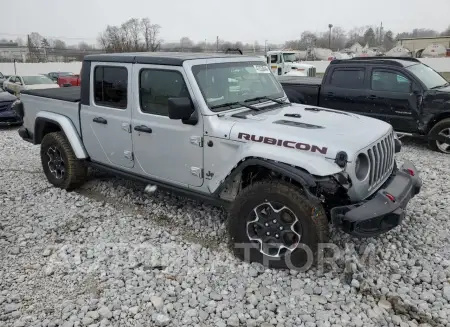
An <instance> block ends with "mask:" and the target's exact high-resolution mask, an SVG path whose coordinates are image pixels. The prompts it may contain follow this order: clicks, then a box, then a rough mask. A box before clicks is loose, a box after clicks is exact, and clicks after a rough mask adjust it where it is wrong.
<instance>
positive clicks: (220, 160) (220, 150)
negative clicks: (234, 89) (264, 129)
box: [205, 138, 342, 193]
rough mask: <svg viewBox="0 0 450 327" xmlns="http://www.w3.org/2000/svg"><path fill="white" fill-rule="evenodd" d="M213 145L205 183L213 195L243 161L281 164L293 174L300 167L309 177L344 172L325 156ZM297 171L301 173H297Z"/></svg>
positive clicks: (261, 146) (232, 144) (207, 152)
mask: <svg viewBox="0 0 450 327" xmlns="http://www.w3.org/2000/svg"><path fill="white" fill-rule="evenodd" d="M208 140H209V138H205V143H207V141H208ZM214 142H215V143H214V147H213V148H208V147H207V148H205V171H206V179H207V180H209V181H208V188H209V190H210V192H212V193H214V192H215V191H216V190H217V189H218V187H219V186H220V185H221V184H222V183H223V182H224V181H225V180H226V179H227V177H228V176H229V175H230V174H231V173H232V171H233V170H234V169H236V167H237V166H238V165H239V164H240V163H242V161H244V162H245V160H248V159H255V158H257V159H258V160H268V161H271V162H274V163H281V164H283V166H285V167H291V168H292V169H294V170H295V169H296V168H294V167H298V168H301V169H302V170H303V172H306V174H307V175H308V174H309V175H310V176H312V175H314V176H331V175H334V174H336V173H339V172H341V171H342V169H341V168H339V166H338V165H337V164H335V163H334V162H333V161H331V160H328V159H326V157H325V155H323V154H318V153H309V152H301V151H293V150H290V149H286V148H281V147H277V148H276V149H275V151H268V148H267V145H264V144H259V143H244V142H237V141H232V140H226V139H221V140H217V139H214ZM284 164H285V165H284ZM297 171H301V170H299V169H297ZM292 173H293V171H292ZM298 175H300V174H298ZM304 176H305V175H303V177H304ZM304 178H305V177H304Z"/></svg>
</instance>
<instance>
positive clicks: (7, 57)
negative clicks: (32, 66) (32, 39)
mask: <svg viewBox="0 0 450 327" xmlns="http://www.w3.org/2000/svg"><path fill="white" fill-rule="evenodd" d="M27 54H28V49H27V48H26V47H19V45H18V44H17V43H15V42H6V43H0V61H12V60H14V59H16V60H19V61H26V58H27Z"/></svg>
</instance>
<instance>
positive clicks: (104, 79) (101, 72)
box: [94, 66, 128, 109]
mask: <svg viewBox="0 0 450 327" xmlns="http://www.w3.org/2000/svg"><path fill="white" fill-rule="evenodd" d="M127 90H128V71H127V69H126V68H125V67H112V66H97V67H95V70H94V101H95V104H97V105H99V106H105V107H111V108H117V109H125V108H126V107H127V97H128V94H127Z"/></svg>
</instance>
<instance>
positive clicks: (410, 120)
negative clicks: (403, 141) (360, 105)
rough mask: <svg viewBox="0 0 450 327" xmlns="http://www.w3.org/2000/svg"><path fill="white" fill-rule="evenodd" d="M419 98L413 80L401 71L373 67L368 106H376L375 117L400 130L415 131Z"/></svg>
mask: <svg viewBox="0 0 450 327" xmlns="http://www.w3.org/2000/svg"><path fill="white" fill-rule="evenodd" d="M417 106H418V99H417V96H416V95H415V94H414V93H413V91H412V81H411V80H410V79H409V78H408V77H406V76H405V75H404V74H402V73H401V72H400V71H397V70H394V69H386V68H373V69H372V72H371V75H370V89H369V93H368V97H367V108H376V110H374V115H373V116H374V117H375V118H379V119H382V120H384V121H386V122H387V123H389V124H391V125H392V126H393V127H394V130H396V131H399V132H415V131H416V128H417V127H416V126H417V123H416V117H417V115H418V107H417Z"/></svg>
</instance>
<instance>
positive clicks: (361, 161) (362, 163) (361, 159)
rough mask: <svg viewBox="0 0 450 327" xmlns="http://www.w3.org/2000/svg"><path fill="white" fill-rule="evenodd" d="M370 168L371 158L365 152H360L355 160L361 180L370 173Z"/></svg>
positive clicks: (357, 176)
mask: <svg viewBox="0 0 450 327" xmlns="http://www.w3.org/2000/svg"><path fill="white" fill-rule="evenodd" d="M369 170H370V163H369V158H368V157H367V156H366V155H365V154H364V153H360V154H359V155H358V157H356V160H355V174H356V178H357V179H358V180H360V181H363V180H364V179H366V177H367V175H368V174H369Z"/></svg>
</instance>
